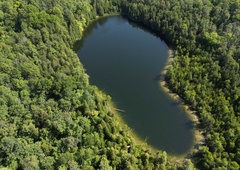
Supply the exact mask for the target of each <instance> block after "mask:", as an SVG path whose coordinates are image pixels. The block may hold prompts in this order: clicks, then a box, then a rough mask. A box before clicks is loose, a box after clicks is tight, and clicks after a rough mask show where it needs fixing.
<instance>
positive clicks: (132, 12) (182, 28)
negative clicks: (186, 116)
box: [0, 0, 240, 170]
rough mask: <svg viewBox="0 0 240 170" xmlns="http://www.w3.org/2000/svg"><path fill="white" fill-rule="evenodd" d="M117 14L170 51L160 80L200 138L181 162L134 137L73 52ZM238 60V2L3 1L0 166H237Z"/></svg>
mask: <svg viewBox="0 0 240 170" xmlns="http://www.w3.org/2000/svg"><path fill="white" fill-rule="evenodd" d="M116 13H118V14H122V15H124V16H126V17H127V18H128V19H129V20H131V21H134V22H137V23H139V24H141V25H144V26H146V27H148V28H149V29H151V30H153V31H154V32H156V33H158V34H160V35H161V37H162V38H163V39H164V40H165V41H166V42H167V43H168V44H169V46H171V48H172V49H173V50H174V62H173V64H172V66H171V67H170V68H169V70H168V73H167V77H166V80H167V82H168V85H169V87H170V88H171V90H173V91H174V92H175V93H177V94H178V95H180V96H181V97H182V98H183V99H184V101H185V102H186V103H187V104H188V105H189V106H191V109H192V110H195V111H196V114H197V115H198V117H199V120H200V125H199V127H198V128H199V129H201V131H202V132H203V135H204V137H205V142H204V144H203V145H201V146H199V148H197V149H198V150H197V153H196V154H194V155H193V156H191V159H185V160H184V161H183V162H182V163H181V164H176V163H174V162H173V161H172V160H171V159H170V158H169V156H168V155H167V153H166V152H164V151H157V152H156V151H152V150H150V149H148V148H146V147H143V146H141V145H138V144H137V143H136V142H134V139H133V137H132V136H131V135H130V134H129V129H128V127H123V126H122V125H120V123H119V121H118V119H117V116H116V115H115V114H116V113H115V112H114V111H113V110H112V109H111V103H112V102H111V97H110V96H108V95H107V94H104V93H103V92H101V91H100V90H99V89H98V88H97V87H95V86H92V85H91V84H89V77H88V75H87V74H86V72H85V70H84V68H83V65H82V64H81V61H79V59H78V57H77V55H76V53H75V52H74V50H73V45H74V43H75V42H76V41H77V40H80V39H81V38H82V36H83V33H84V29H85V28H86V27H87V26H88V25H89V24H90V23H91V21H93V20H95V19H96V18H97V17H98V16H103V15H109V14H116ZM239 64H240V1H239V0H231V1H230V0H57V1H56V0H41V1H40V0H8V1H1V2H0V110H1V111H0V112H1V114H0V141H1V142H0V169H2V170H5V169H18V170H21V169H26V170H27V169H29V170H30V169H31V170H32V169H48V170H50V169H61V170H64V169H71V170H74V169H89V170H91V169H103V170H111V169H133V170H135V169H149V170H150V169H180V170H181V169H195V168H197V169H233V170H236V169H239V168H240V125H239V123H240V71H239ZM163 140H164V139H163Z"/></svg>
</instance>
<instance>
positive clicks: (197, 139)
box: [159, 49, 205, 158]
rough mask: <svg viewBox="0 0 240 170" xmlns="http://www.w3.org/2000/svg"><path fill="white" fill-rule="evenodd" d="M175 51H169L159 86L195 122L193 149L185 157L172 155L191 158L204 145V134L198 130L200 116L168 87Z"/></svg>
mask: <svg viewBox="0 0 240 170" xmlns="http://www.w3.org/2000/svg"><path fill="white" fill-rule="evenodd" d="M173 53H174V52H173V50H171V49H169V50H168V59H167V62H166V65H165V67H164V69H163V70H162V72H161V74H160V80H159V84H160V87H161V88H162V89H163V91H164V92H165V93H167V94H168V96H169V97H170V98H172V99H173V100H174V101H176V102H177V103H178V105H179V106H180V107H181V108H182V109H183V110H184V111H185V113H186V114H187V116H188V117H189V118H190V119H191V121H192V122H193V126H194V128H193V130H194V133H193V134H194V140H193V146H192V148H191V149H190V150H189V152H187V153H186V154H184V155H172V156H174V157H182V156H184V157H186V158H191V157H192V155H194V154H195V153H196V152H197V150H198V147H199V146H200V145H202V144H204V139H205V138H204V136H203V134H202V132H201V131H200V129H199V128H197V126H198V125H199V123H200V122H199V118H198V116H197V115H196V114H195V111H193V110H191V109H190V106H189V105H187V104H186V103H185V102H184V100H183V99H182V98H181V97H180V96H179V95H178V94H176V93H174V92H173V91H172V90H171V89H170V88H169V86H168V84H167V82H166V79H165V78H166V74H167V71H168V69H169V67H170V66H172V63H173V60H174V54H173ZM169 156H171V154H169Z"/></svg>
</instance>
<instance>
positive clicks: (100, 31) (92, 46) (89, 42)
mask: <svg viewBox="0 0 240 170" xmlns="http://www.w3.org/2000/svg"><path fill="white" fill-rule="evenodd" d="M78 48H79V49H80V50H79V51H78V56H79V58H80V61H81V62H82V63H83V65H84V68H85V69H86V72H87V74H88V75H89V76H90V83H91V84H93V85H96V86H97V87H99V88H100V89H101V90H103V91H105V92H106V93H107V94H109V95H110V96H111V97H112V99H113V101H114V103H115V104H116V105H117V107H118V108H119V109H121V110H124V111H125V112H122V113H121V115H122V117H123V118H124V120H125V122H126V123H127V125H128V126H130V127H131V128H132V129H133V130H134V131H135V133H136V134H137V135H138V136H140V137H141V138H142V139H143V140H145V139H147V143H148V144H150V145H151V146H153V147H155V148H158V149H161V150H165V151H167V152H169V153H173V154H183V153H186V152H187V151H188V150H189V149H190V147H191V146H192V142H193V129H192V127H191V126H189V124H191V121H190V119H189V118H188V117H187V114H186V113H185V112H184V111H182V109H181V108H180V107H179V106H177V104H176V103H175V102H174V101H173V100H172V99H171V98H169V96H168V95H167V94H166V93H165V92H164V91H163V90H162V89H161V88H160V87H159V82H158V80H157V77H158V75H159V73H160V72H161V71H162V69H163V68H164V66H165V64H166V61H167V57H168V46H167V45H166V44H165V43H164V41H162V40H161V39H160V38H159V37H157V36H154V35H153V34H151V33H149V32H147V31H144V30H143V29H141V28H139V27H138V26H136V24H131V23H129V22H128V21H127V20H126V19H124V18H122V17H120V16H118V17H107V18H101V19H99V20H97V21H96V22H94V23H92V24H91V25H90V26H89V27H88V29H87V30H86V32H85V36H84V38H83V40H82V41H81V42H79V44H78Z"/></svg>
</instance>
